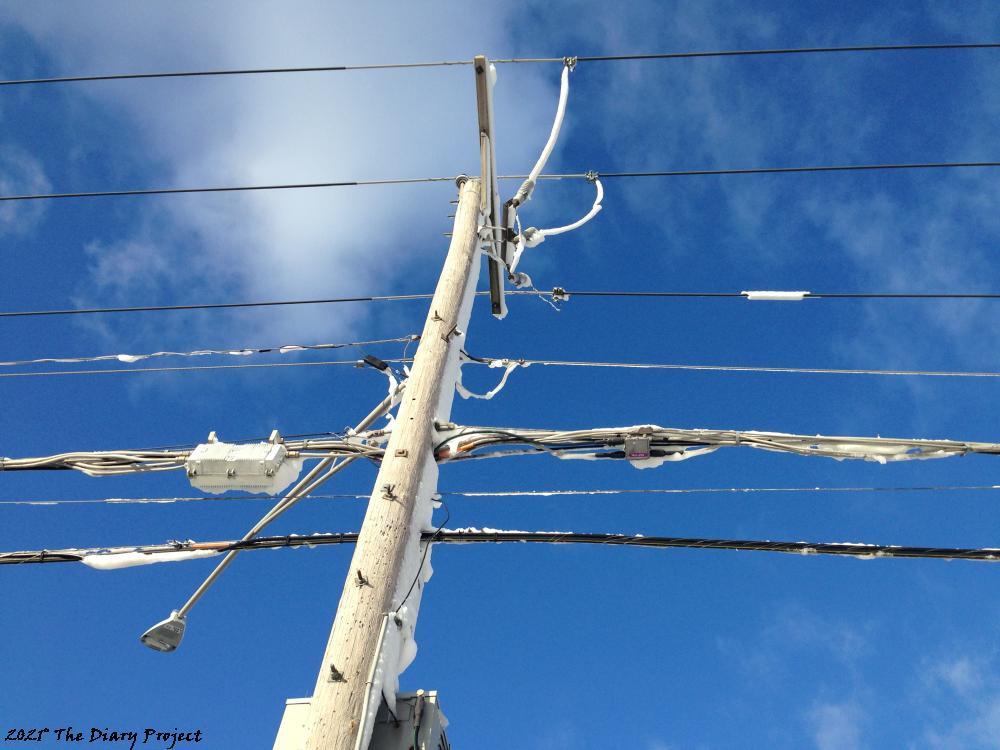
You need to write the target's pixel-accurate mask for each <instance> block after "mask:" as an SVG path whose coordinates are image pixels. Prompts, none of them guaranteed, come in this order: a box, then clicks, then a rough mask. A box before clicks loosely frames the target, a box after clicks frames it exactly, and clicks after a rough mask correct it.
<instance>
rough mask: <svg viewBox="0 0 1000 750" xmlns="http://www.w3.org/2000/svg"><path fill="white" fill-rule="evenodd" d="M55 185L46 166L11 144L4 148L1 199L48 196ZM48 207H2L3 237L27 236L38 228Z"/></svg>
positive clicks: (0, 170) (1, 146)
mask: <svg viewBox="0 0 1000 750" xmlns="http://www.w3.org/2000/svg"><path fill="white" fill-rule="evenodd" d="M50 187H51V183H50V182H49V179H48V177H47V176H46V175H45V170H44V168H43V166H42V163H41V162H40V161H39V160H38V159H36V158H34V157H33V156H31V155H29V154H28V153H26V152H25V151H23V150H22V149H20V148H18V147H17V146H14V145H11V144H0V195H26V194H32V193H44V192H46V191H48V190H49V188H50ZM44 212H45V206H44V204H42V203H38V202H34V203H15V202H5V203H3V204H0V236H2V235H4V234H9V235H19V234H27V233H28V232H30V231H31V230H32V229H34V228H35V226H36V225H37V223H38V222H39V220H40V219H41V218H42V215H43V214H44Z"/></svg>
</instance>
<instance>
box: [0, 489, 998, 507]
mask: <svg viewBox="0 0 1000 750" xmlns="http://www.w3.org/2000/svg"><path fill="white" fill-rule="evenodd" d="M997 490H1000V485H997V484H985V485H927V486H920V487H676V488H665V487H655V488H648V489H634V488H633V489H596V490H558V489H547V490H455V491H451V492H439V493H438V494H440V495H442V496H444V497H470V498H474V497H482V498H489V497H580V496H585V495H596V496H603V495H704V494H734V495H744V494H769V493H792V494H817V493H838V492H849V493H857V492H872V493H889V494H891V493H910V492H989V491H997ZM281 497H282V496H281V495H239V496H224V495H198V496H188V497H104V498H84V499H68V498H49V499H44V498H42V499H36V500H0V506H2V505H12V506H24V507H59V506H70V505H174V504H175V503H197V502H222V503H234V502H245V501H259V500H266V501H271V502H273V501H274V500H280V499H281ZM370 497H371V493H365V494H361V493H356V494H351V493H342V494H334V495H314V494H312V493H310V495H309V499H311V500H367V499H368V498H370Z"/></svg>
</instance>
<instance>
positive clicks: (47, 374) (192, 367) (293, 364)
mask: <svg viewBox="0 0 1000 750" xmlns="http://www.w3.org/2000/svg"><path fill="white" fill-rule="evenodd" d="M382 361H383V362H388V363H391V364H406V363H409V362H412V361H413V358H412V357H399V358H394V359H384V360H382ZM327 365H353V366H355V367H357V365H358V360H356V359H335V360H322V361H319V362H267V363H261V364H239V365H189V366H187V367H109V368H107V369H104V370H47V371H43V372H0V378H35V377H51V376H55V375H113V374H121V373H128V372H131V373H138V372H192V371H195V370H251V369H262V368H270V367H323V366H327Z"/></svg>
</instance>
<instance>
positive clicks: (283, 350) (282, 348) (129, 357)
mask: <svg viewBox="0 0 1000 750" xmlns="http://www.w3.org/2000/svg"><path fill="white" fill-rule="evenodd" d="M419 338H420V336H418V335H416V334H410V335H408V336H397V337H396V338H390V339H372V340H370V341H354V342H352V343H349V344H282V345H278V346H267V347H241V348H234V349H195V350H193V351H189V352H173V351H159V352H150V353H149V354H100V355H97V356H89V357H42V358H39V359H20V360H10V361H7V362H0V367H13V366H19V365H38V364H46V363H51V362H57V363H60V364H74V363H79V362H103V361H117V362H125V363H127V364H132V363H133V362H139V361H141V360H144V359H152V358H153V357H202V356H209V355H223V354H224V355H232V356H238V357H245V356H250V355H253V354H289V353H292V352H303V351H323V350H327V349H347V348H351V347H361V346H374V345H376V344H396V343H404V342H410V341H416V340H417V339H419Z"/></svg>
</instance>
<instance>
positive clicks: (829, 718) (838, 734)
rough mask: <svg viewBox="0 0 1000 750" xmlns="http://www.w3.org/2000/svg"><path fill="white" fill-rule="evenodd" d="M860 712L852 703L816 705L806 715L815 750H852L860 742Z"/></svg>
mask: <svg viewBox="0 0 1000 750" xmlns="http://www.w3.org/2000/svg"><path fill="white" fill-rule="evenodd" d="M861 717H862V714H861V710H860V709H859V708H858V706H857V705H856V704H854V703H817V704H816V705H815V706H813V708H812V709H810V711H809V712H808V714H807V721H808V723H809V725H810V728H811V732H812V739H813V743H814V745H815V747H816V748H817V750H854V748H860V747H867V746H868V744H867V743H865V742H863V741H862V733H861Z"/></svg>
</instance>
